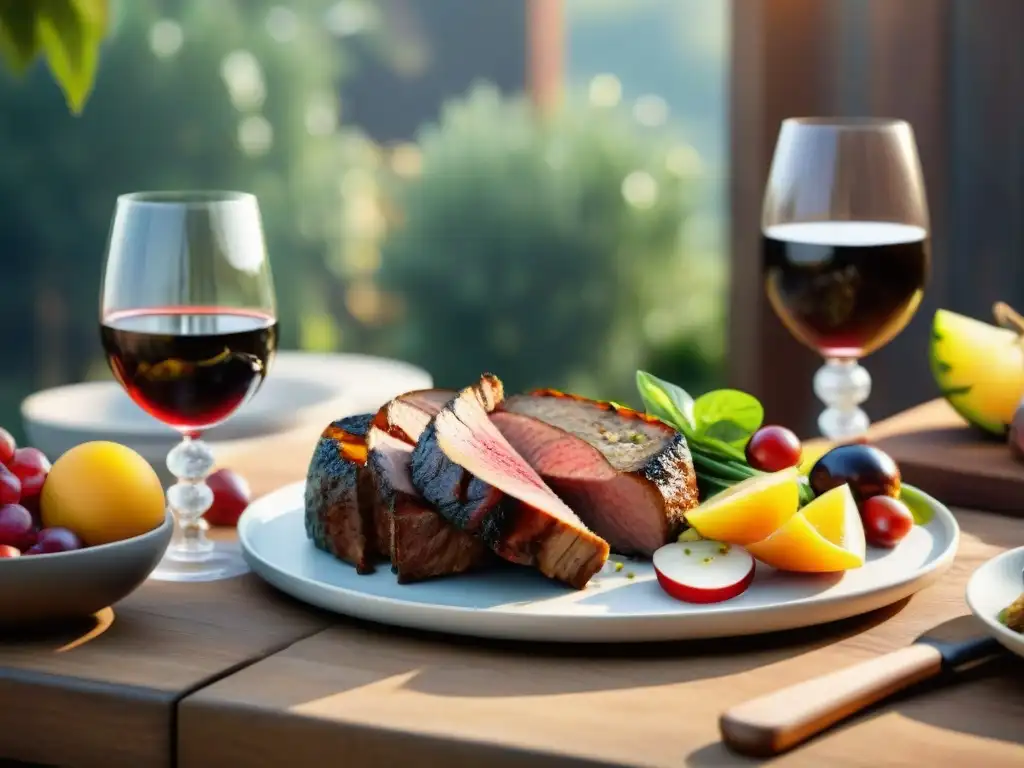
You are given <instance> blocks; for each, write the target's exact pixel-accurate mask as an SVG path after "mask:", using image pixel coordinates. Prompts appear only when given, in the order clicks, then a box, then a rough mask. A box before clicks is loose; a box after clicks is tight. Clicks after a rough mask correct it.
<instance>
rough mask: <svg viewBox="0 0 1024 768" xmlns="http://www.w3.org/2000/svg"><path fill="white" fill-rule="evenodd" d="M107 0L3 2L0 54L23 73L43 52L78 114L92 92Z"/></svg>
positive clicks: (104, 27) (0, 21)
mask: <svg viewBox="0 0 1024 768" xmlns="http://www.w3.org/2000/svg"><path fill="white" fill-rule="evenodd" d="M109 10H110V9H109V3H108V0H28V1H27V2H26V0H0V55H2V56H3V59H4V61H5V63H6V64H7V66H8V67H9V68H10V69H11V70H12V71H13V72H14V73H16V74H19V75H20V74H23V73H24V72H25V71H26V70H27V69H28V67H29V65H31V64H32V62H33V61H35V60H36V57H37V56H38V55H39V54H40V52H41V53H42V54H43V56H44V58H45V59H46V63H47V65H48V66H49V68H50V72H51V73H52V74H53V77H54V79H55V80H56V81H57V83H58V85H60V87H61V90H63V92H64V98H65V99H66V100H67V104H68V107H69V108H70V109H71V111H72V112H74V113H76V114H77V113H80V112H81V111H82V108H83V107H84V106H85V100H86V99H87V98H88V96H89V92H90V91H91V90H92V86H93V81H94V79H95V77H96V66H97V64H98V62H99V50H100V43H101V42H102V40H103V36H104V34H105V33H106V29H107V17H108V13H109Z"/></svg>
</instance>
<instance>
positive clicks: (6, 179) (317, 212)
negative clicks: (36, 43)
mask: <svg viewBox="0 0 1024 768" xmlns="http://www.w3.org/2000/svg"><path fill="white" fill-rule="evenodd" d="M4 1H5V0H0V5H2V3H3V2H4ZM352 2H358V0H349V4H351V3H352ZM334 6H336V2H335V0H304V2H303V3H301V4H295V5H294V6H292V5H290V4H284V3H281V2H278V1H277V0H217V1H216V2H213V0H121V2H113V3H111V6H110V18H109V22H110V24H109V29H108V32H107V37H106V39H105V41H104V44H103V49H102V66H101V67H100V71H99V75H98V78H97V81H96V87H95V90H94V91H93V92H92V94H91V96H90V97H89V101H88V106H87V108H86V109H85V110H84V112H83V113H82V114H81V115H80V116H77V117H76V116H74V115H73V114H72V113H71V112H69V110H68V107H67V103H66V102H65V98H64V95H63V94H62V92H61V90H60V88H59V87H57V86H56V85H55V83H54V80H53V79H52V78H51V77H50V75H49V74H48V73H47V72H46V71H45V69H44V68H43V67H42V66H39V65H37V66H34V67H30V68H29V70H28V71H27V72H26V73H25V75H24V76H23V77H18V76H16V75H15V74H13V73H0V145H2V146H4V148H5V151H4V152H3V153H2V154H0V200H3V203H4V204H3V205H2V206H0V327H2V328H3V329H4V332H3V333H0V359H2V360H4V361H5V362H6V363H7V364H6V365H5V367H4V368H3V372H2V375H0V423H2V424H4V425H5V426H10V427H15V425H17V424H18V421H19V420H18V419H17V418H16V413H17V406H18V403H19V402H20V400H21V399H22V398H23V397H25V396H26V395H28V394H29V393H30V392H32V391H33V390H35V389H38V388H41V387H45V386H52V385H55V384H61V383H66V382H72V381H77V380H81V379H83V378H92V377H95V376H105V375H108V374H107V371H106V366H105V365H104V364H103V363H102V360H101V357H100V348H99V342H98V331H97V323H98V288H99V282H100V276H101V271H102V266H103V257H104V246H105V241H106V237H107V231H108V227H109V223H110V217H111V214H112V212H113V209H114V204H115V200H116V197H117V195H118V194H121V193H124V192H129V191H135V190H145V189H183V188H193V189H194V188H221V189H224V188H228V189H241V190H247V191H251V192H253V193H255V194H256V195H257V196H258V198H259V200H260V206H261V210H262V213H263V218H264V224H265V230H266V236H267V240H268V248H269V252H270V254H271V261H272V263H273V265H274V273H275V280H276V287H277V293H278V308H279V319H280V328H281V333H282V344H283V346H285V347H286V348H287V347H302V348H307V349H317V350H343V351H346V352H364V353H371V354H385V355H395V356H399V357H403V358H405V359H408V360H411V361H413V362H416V363H419V364H421V365H423V366H424V367H426V368H427V369H428V370H429V371H430V372H431V373H432V374H433V375H434V376H435V378H436V380H437V381H438V383H439V384H442V385H447V386H461V385H464V384H465V383H466V382H467V381H471V380H473V379H474V378H475V377H477V376H478V375H479V374H480V373H481V372H482V371H485V370H491V371H493V372H494V373H496V374H498V375H500V376H501V377H502V378H503V379H504V380H505V381H506V383H507V385H508V387H509V388H510V389H513V390H515V389H523V388H527V387H532V386H550V387H559V388H563V389H567V390H573V391H578V392H581V393H583V394H588V395H592V396H597V397H603V398H612V399H616V400H620V401H623V402H631V403H636V395H635V391H634V389H633V375H634V371H635V369H636V368H638V367H642V368H644V369H646V370H650V371H652V372H653V373H655V374H656V375H658V376H661V377H662V378H666V379H669V380H672V381H675V382H677V383H680V384H681V385H683V386H684V387H686V388H687V389H688V390H691V391H701V390H703V389H705V388H709V387H711V386H714V385H715V384H716V383H718V381H719V377H720V363H721V359H722V338H721V337H722V332H723V324H722V321H721V317H722V314H721V312H722V308H721V298H722V296H723V290H722V288H723V284H722V280H723V277H724V275H723V271H722V263H721V260H720V259H715V258H707V257H705V256H704V255H702V254H694V253H690V252H687V249H686V248H684V247H683V246H682V244H681V238H680V235H681V233H682V232H683V230H684V227H685V225H686V221H687V211H688V210H689V208H690V204H691V202H692V198H693V195H694V194H695V193H696V192H695V191H696V190H698V189H699V185H700V184H701V181H700V179H699V178H697V177H695V176H694V175H693V164H692V163H690V162H689V159H692V158H691V155H692V152H693V150H692V148H690V147H688V146H687V145H685V144H683V143H681V142H680V141H679V140H678V138H675V137H673V135H672V134H671V133H670V132H666V133H661V132H656V131H653V130H650V129H643V128H641V127H640V126H638V125H637V124H636V122H635V121H634V120H632V119H631V118H630V116H629V115H628V114H627V113H626V112H623V111H621V110H619V109H618V108H611V107H600V106H594V105H593V104H588V103H583V102H580V101H576V100H569V101H567V103H566V104H565V105H564V107H563V108H561V109H558V110H557V111H554V112H552V113H551V114H546V115H541V116H539V115H537V114H536V113H535V111H534V110H533V108H532V106H531V105H530V104H529V103H528V102H527V101H526V100H524V99H523V98H521V97H501V96H499V94H498V93H496V92H495V91H494V90H493V89H491V88H488V87H485V86H481V87H478V88H475V89H473V90H472V91H471V92H470V93H469V94H468V95H467V96H466V97H465V98H461V99H457V100H454V101H453V102H451V103H450V104H448V105H447V106H446V107H445V108H444V110H443V114H442V116H441V118H440V120H439V122H438V123H437V124H436V125H431V126H427V127H426V128H424V130H423V132H422V134H421V136H420V137H419V140H418V142H417V145H415V146H412V145H408V146H399V147H391V148H382V147H379V146H377V145H375V144H374V142H373V141H371V140H369V139H367V138H366V137H363V136H360V135H359V134H358V133H357V132H353V131H350V130H348V129H346V128H343V127H342V128H339V127H338V125H337V122H338V118H339V113H340V112H341V110H340V106H339V97H338V93H339V91H341V92H343V89H344V82H345V81H346V79H347V78H349V77H351V76H353V75H354V74H356V72H355V66H356V65H355V62H354V61H353V60H352V59H350V58H349V56H348V55H347V53H348V48H347V44H348V40H347V38H342V39H339V38H337V37H334V36H332V35H331V34H330V33H329V31H328V30H327V29H325V25H324V23H323V19H324V14H325V13H326V12H327V11H328V9H329V8H331V7H334ZM361 35H362V36H363V37H364V38H365V37H366V36H367V35H369V36H370V37H369V39H364V40H363V42H364V43H366V45H362V46H361V49H362V51H363V52H364V53H363V54H362V55H365V52H371V53H372V55H383V56H387V55H389V51H388V50H387V48H388V45H387V42H386V41H387V39H388V31H387V29H380V30H376V31H367V32H363V33H361ZM375 35H376V37H375ZM382 98H386V96H384V95H382Z"/></svg>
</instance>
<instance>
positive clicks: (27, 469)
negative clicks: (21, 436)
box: [7, 448, 50, 496]
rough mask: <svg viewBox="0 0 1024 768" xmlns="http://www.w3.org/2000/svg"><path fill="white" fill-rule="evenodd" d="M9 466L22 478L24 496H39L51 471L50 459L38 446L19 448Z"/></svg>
mask: <svg viewBox="0 0 1024 768" xmlns="http://www.w3.org/2000/svg"><path fill="white" fill-rule="evenodd" d="M7 466H8V468H9V469H10V470H11V472H13V473H14V474H16V475H17V476H18V479H19V480H21V493H22V495H23V496H38V495H39V492H40V491H41V490H42V489H43V483H45V482H46V476H47V475H48V474H49V473H50V460H49V459H47V458H46V455H45V454H44V453H43V452H42V451H40V450H39V449H38V448H19V449H18V450H16V451H15V452H14V459H13V460H12V461H11V463H10V464H8V465H7Z"/></svg>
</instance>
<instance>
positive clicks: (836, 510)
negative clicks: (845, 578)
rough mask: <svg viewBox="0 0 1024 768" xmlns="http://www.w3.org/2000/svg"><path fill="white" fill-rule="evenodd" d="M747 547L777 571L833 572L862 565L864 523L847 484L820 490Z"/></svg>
mask: <svg viewBox="0 0 1024 768" xmlns="http://www.w3.org/2000/svg"><path fill="white" fill-rule="evenodd" d="M746 549H747V551H748V552H749V553H750V554H752V555H753V556H754V557H756V558H757V559H758V560H760V561H761V562H763V563H765V564H766V565H770V566H771V567H772V568H778V569H779V570H781V571H799V572H801V573H834V572H836V571H847V570H850V569H851V568H860V567H861V566H862V565H864V554H865V549H866V548H865V543H864V526H863V525H862V524H861V521H860V513H859V512H858V511H857V503H856V502H855V501H854V499H853V494H852V493H851V492H850V486H848V485H840V486H839V487H837V488H833V489H832V490H830V491H828V492H826V493H823V494H822V495H821V496H819V497H818V498H816V499H815V500H814V501H812V502H811V503H810V504H808V505H807V506H806V507H804V508H803V509H802V510H800V511H799V512H797V513H796V514H795V515H793V516H792V517H791V518H789V520H788V521H787V522H786V523H785V525H783V526H782V527H781V528H779V530H777V531H775V533H773V534H772V535H771V536H769V537H768V538H766V539H765V540H764V541H759V542H757V543H756V544H748V545H747V547H746Z"/></svg>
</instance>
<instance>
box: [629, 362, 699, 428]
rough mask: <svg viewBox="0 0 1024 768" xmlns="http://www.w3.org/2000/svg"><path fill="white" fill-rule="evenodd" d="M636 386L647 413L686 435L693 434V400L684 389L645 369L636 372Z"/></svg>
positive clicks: (694, 424) (694, 425) (694, 426)
mask: <svg viewBox="0 0 1024 768" xmlns="http://www.w3.org/2000/svg"><path fill="white" fill-rule="evenodd" d="M636 388H637V390H638V391H639V392H640V397H641V399H642V400H643V401H644V408H646V409H647V413H649V414H650V415H651V416H654V417H656V418H659V419H661V420H662V421H664V422H666V423H667V424H670V425H672V426H673V427H675V428H676V429H678V430H679V431H680V432H682V433H683V434H684V435H686V436H687V437H690V436H691V435H692V434H693V432H694V430H695V428H696V423H695V420H694V400H693V398H692V397H690V395H689V394H687V392H686V391H685V390H684V389H682V388H681V387H677V386H676V385H675V384H671V383H669V382H667V381H663V380H662V379H659V378H658V377H657V376H653V375H651V374H649V373H647V371H637V372H636Z"/></svg>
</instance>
